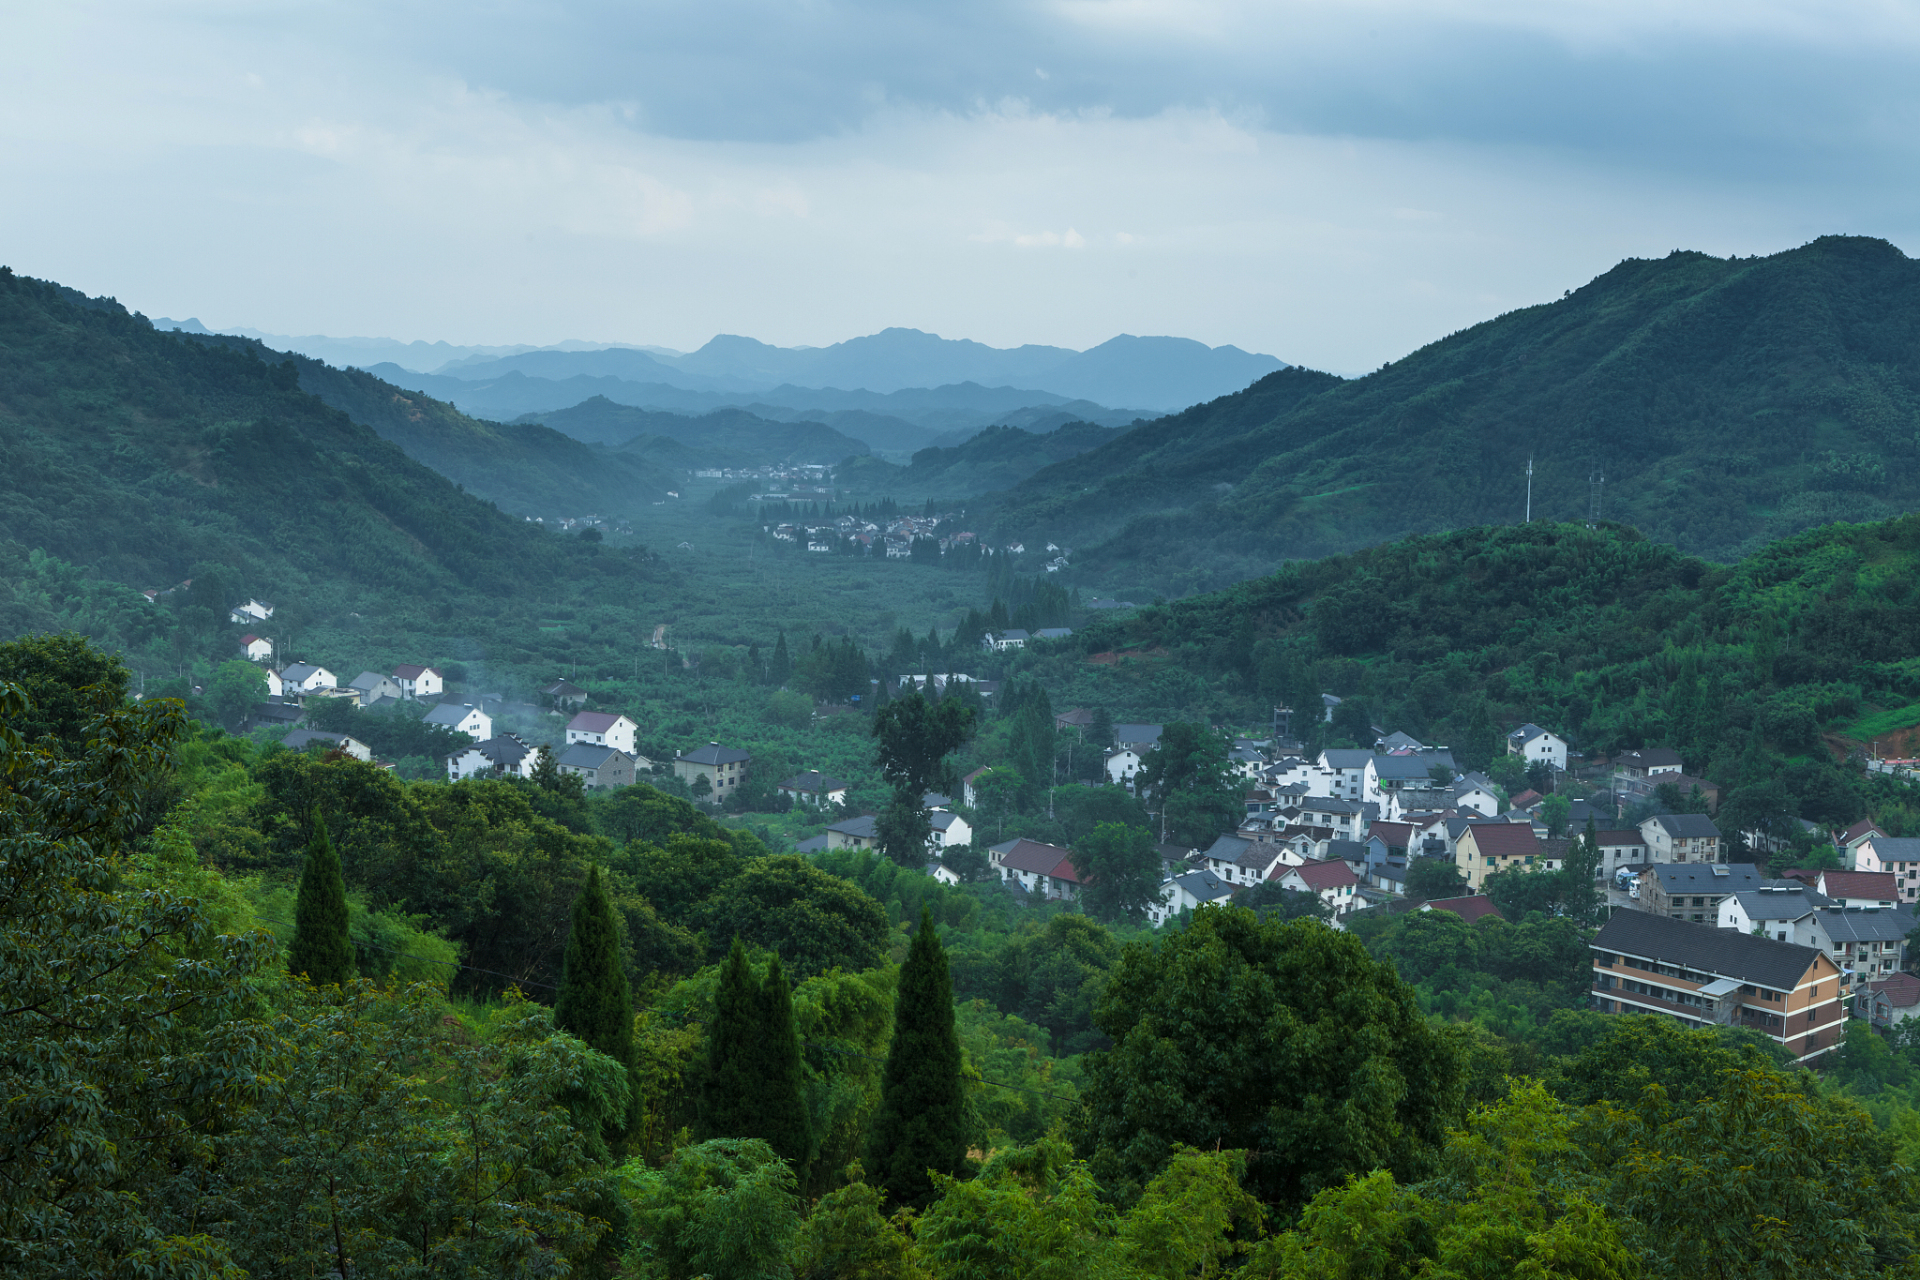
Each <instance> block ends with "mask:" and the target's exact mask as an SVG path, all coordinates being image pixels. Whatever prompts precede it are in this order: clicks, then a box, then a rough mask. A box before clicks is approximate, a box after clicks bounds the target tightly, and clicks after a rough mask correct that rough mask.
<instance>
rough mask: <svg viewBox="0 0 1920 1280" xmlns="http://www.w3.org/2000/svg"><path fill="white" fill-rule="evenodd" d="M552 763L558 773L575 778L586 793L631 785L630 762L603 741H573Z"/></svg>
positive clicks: (626, 755)
mask: <svg viewBox="0 0 1920 1280" xmlns="http://www.w3.org/2000/svg"><path fill="white" fill-rule="evenodd" d="M554 763H555V764H556V765H558V766H559V767H560V772H562V773H570V774H574V775H575V776H577V777H578V778H579V779H580V781H581V782H582V783H583V784H584V785H585V786H587V787H588V788H589V789H590V790H595V791H603V790H606V789H607V788H609V787H630V786H632V785H633V783H634V779H635V769H634V759H633V757H632V756H630V755H628V754H627V753H626V752H624V751H622V750H621V749H620V748H618V747H610V746H608V745H607V744H606V743H604V742H576V743H573V744H572V745H571V746H569V747H568V748H567V749H566V750H565V751H562V752H561V753H560V757H559V759H557V760H555V761H554Z"/></svg>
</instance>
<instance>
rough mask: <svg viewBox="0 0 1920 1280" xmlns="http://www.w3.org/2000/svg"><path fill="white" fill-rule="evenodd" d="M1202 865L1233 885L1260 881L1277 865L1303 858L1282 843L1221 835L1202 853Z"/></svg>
mask: <svg viewBox="0 0 1920 1280" xmlns="http://www.w3.org/2000/svg"><path fill="white" fill-rule="evenodd" d="M1200 857H1201V860H1202V865H1203V866H1205V867H1206V869H1207V870H1209V871H1211V872H1213V874H1215V875H1216V876H1219V877H1220V878H1221V879H1222V880H1224V881H1226V882H1227V883H1229V884H1232V885H1236V886H1237V885H1252V884H1259V883H1260V882H1261V881H1262V880H1265V879H1266V878H1267V874H1268V872H1270V871H1271V870H1272V869H1273V868H1274V867H1275V866H1276V865H1278V864H1281V863H1287V862H1299V861H1302V859H1301V858H1300V857H1299V855H1297V854H1295V853H1294V852H1293V851H1292V850H1290V849H1288V848H1287V847H1286V846H1285V845H1283V844H1277V843H1275V842H1273V841H1265V840H1249V839H1247V838H1246V837H1245V836H1239V835H1224V836H1220V837H1219V838H1217V839H1216V840H1214V842H1213V843H1212V844H1211V845H1209V846H1208V847H1207V848H1206V849H1205V850H1204V851H1202V853H1201V855H1200Z"/></svg>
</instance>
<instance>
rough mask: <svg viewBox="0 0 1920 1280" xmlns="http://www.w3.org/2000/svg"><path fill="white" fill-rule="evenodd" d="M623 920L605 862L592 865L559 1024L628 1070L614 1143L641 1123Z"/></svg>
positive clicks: (577, 901)
mask: <svg viewBox="0 0 1920 1280" xmlns="http://www.w3.org/2000/svg"><path fill="white" fill-rule="evenodd" d="M621 952H622V948H621V945H620V923H619V920H618V919H617V918H616V917H615V916H614V913H613V901H612V899H610V898H609V897H608V896H607V882H606V881H605V880H604V879H602V878H601V875H600V868H598V867H592V868H589V869H588V871H587V882H586V884H585V885H583V886H581V889H580V893H579V896H577V897H576V898H574V900H573V928H572V929H571V930H570V931H569V932H568V934H567V951H566V957H565V959H564V961H563V962H562V968H561V971H560V995H559V997H558V998H557V999H556V1000H555V1001H554V1003H553V1025H554V1026H556V1027H558V1028H559V1029H560V1030H562V1031H565V1032H568V1033H569V1034H571V1035H575V1036H578V1037H580V1039H581V1040H583V1041H585V1042H586V1044H587V1047H588V1048H590V1049H598V1050H599V1051H600V1052H601V1053H604V1054H606V1055H607V1056H608V1057H609V1058H612V1059H613V1060H614V1061H615V1062H617V1063H619V1064H620V1065H621V1066H622V1067H624V1068H626V1072H627V1112H626V1115H625V1116H624V1117H623V1118H622V1121H621V1123H620V1125H619V1126H618V1128H617V1129H616V1130H615V1131H613V1132H611V1133H609V1134H608V1135H607V1136H608V1138H609V1141H611V1142H612V1143H614V1144H616V1145H617V1144H618V1143H620V1142H621V1141H622V1140H624V1139H626V1138H628V1137H630V1136H631V1135H632V1134H634V1133H635V1131H637V1130H638V1128H639V1125H640V1077H639V1072H638V1069H637V1064H636V1062H635V1058H634V1052H633V992H632V989H631V988H630V987H629V986H628V984H627V966H626V964H625V963H624V961H623V958H622V954H621Z"/></svg>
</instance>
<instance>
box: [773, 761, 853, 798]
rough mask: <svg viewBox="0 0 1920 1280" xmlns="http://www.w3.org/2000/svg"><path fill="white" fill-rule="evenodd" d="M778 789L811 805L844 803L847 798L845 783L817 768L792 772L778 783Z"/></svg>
mask: <svg viewBox="0 0 1920 1280" xmlns="http://www.w3.org/2000/svg"><path fill="white" fill-rule="evenodd" d="M779 790H780V791H781V792H783V793H784V794H786V795H790V796H792V797H793V798H794V799H795V800H799V801H802V802H804V803H806V804H811V805H829V804H844V803H845V802H846V799H847V784H846V783H845V782H842V781H841V780H840V779H839V778H830V777H828V776H827V775H826V774H824V773H822V772H820V771H819V770H818V769H809V770H808V771H807V772H805V773H796V774H794V775H793V776H792V777H791V778H788V779H787V780H786V781H785V782H782V783H781V784H780V787H779Z"/></svg>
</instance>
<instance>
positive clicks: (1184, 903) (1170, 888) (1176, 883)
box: [1147, 871, 1233, 928]
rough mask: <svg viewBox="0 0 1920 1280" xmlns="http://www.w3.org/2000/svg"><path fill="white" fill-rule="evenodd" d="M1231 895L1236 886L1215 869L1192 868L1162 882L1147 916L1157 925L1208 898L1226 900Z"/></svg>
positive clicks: (1213, 900) (1156, 926) (1217, 900)
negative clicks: (1215, 872)
mask: <svg viewBox="0 0 1920 1280" xmlns="http://www.w3.org/2000/svg"><path fill="white" fill-rule="evenodd" d="M1232 896H1233V886H1232V885H1230V884H1228V883H1227V882H1226V881H1225V880H1222V879H1221V878H1220V877H1219V876H1216V875H1215V874H1213V872H1211V871H1189V872H1187V873H1186V874H1185V875H1179V876H1174V877H1173V878H1172V879H1170V880H1167V881H1166V882H1165V883H1163V884H1162V885H1161V886H1160V899H1159V901H1157V902H1154V903H1152V904H1151V905H1149V906H1148V907H1147V920H1148V922H1149V923H1150V924H1152V925H1153V926H1154V927H1155V928H1158V927H1160V926H1161V925H1163V924H1165V923H1166V922H1167V921H1168V920H1170V919H1172V918H1173V917H1174V916H1177V915H1179V914H1180V913H1181V912H1182V911H1192V910H1193V909H1194V908H1195V907H1202V906H1205V905H1206V904H1208V903H1209V902H1225V901H1226V900H1227V899H1229V898H1231V897H1232Z"/></svg>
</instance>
